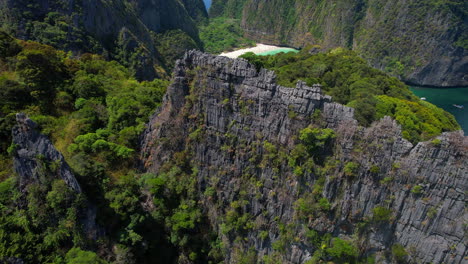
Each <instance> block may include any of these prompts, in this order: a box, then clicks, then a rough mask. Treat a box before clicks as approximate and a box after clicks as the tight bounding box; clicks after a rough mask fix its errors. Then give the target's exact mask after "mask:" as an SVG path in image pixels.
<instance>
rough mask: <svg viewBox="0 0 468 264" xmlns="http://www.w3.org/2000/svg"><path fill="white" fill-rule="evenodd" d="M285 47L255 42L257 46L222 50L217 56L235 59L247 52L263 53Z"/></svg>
mask: <svg viewBox="0 0 468 264" xmlns="http://www.w3.org/2000/svg"><path fill="white" fill-rule="evenodd" d="M284 48H285V47H279V46H273V45H266V44H261V43H257V46H255V47H251V48H245V49H239V50H235V51H230V52H223V53H221V54H219V55H218V56H223V57H228V58H232V59H235V58H237V57H239V56H241V55H243V54H245V53H247V52H253V53H255V54H258V53H264V52H269V51H274V50H277V49H284Z"/></svg>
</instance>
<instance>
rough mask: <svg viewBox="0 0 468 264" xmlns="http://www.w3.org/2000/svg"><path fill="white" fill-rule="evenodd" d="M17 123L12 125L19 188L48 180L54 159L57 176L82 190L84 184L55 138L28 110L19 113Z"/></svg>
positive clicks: (76, 188)
mask: <svg viewBox="0 0 468 264" xmlns="http://www.w3.org/2000/svg"><path fill="white" fill-rule="evenodd" d="M16 121H17V125H16V126H15V127H14V128H13V145H14V153H13V156H14V167H15V171H16V173H17V174H18V176H19V185H20V189H21V190H22V191H24V189H25V188H26V187H27V185H29V184H32V183H37V184H48V182H50V181H51V179H46V178H47V177H45V175H44V174H45V173H46V171H47V168H46V166H47V164H50V163H55V164H56V165H55V166H56V168H55V169H56V171H55V173H56V175H54V176H55V177H56V178H57V179H62V180H64V181H65V183H66V184H67V185H68V187H69V188H71V189H72V190H74V191H75V192H78V193H79V192H81V187H80V185H79V184H78V181H77V180H76V178H75V176H74V175H73V173H72V171H71V169H70V167H69V166H68V164H67V162H66V161H65V159H64V158H63V156H62V154H61V153H60V152H58V151H57V150H56V149H55V147H54V146H53V145H52V142H50V140H49V139H48V138H47V137H46V136H44V135H41V134H40V133H39V132H38V131H37V130H36V129H37V125H36V123H34V121H32V120H31V119H29V118H28V117H27V116H26V115H25V114H17V115H16Z"/></svg>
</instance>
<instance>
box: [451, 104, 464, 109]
mask: <svg viewBox="0 0 468 264" xmlns="http://www.w3.org/2000/svg"><path fill="white" fill-rule="evenodd" d="M453 106H455V107H456V108H458V109H463V108H465V106H463V105H457V104H454V105H453Z"/></svg>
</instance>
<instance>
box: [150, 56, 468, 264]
mask: <svg viewBox="0 0 468 264" xmlns="http://www.w3.org/2000/svg"><path fill="white" fill-rule="evenodd" d="M318 110H320V113H321V114H320V115H319V116H317V115H314V113H318V112H316V111H318ZM353 114H354V113H353V109H352V108H349V107H346V106H343V105H340V104H337V103H333V102H332V98H330V97H329V96H326V95H323V94H322V92H321V89H320V86H319V85H314V86H313V87H308V86H307V85H305V83H303V82H298V83H297V86H296V88H288V87H282V86H280V85H277V84H276V83H275V74H274V73H273V72H272V71H268V70H264V69H262V70H260V71H257V70H256V69H255V67H254V66H253V65H250V64H249V63H248V62H247V61H245V60H243V59H236V60H232V59H228V58H225V57H215V56H212V55H208V54H204V53H201V52H198V51H190V52H188V53H186V55H185V56H184V58H183V59H181V60H179V61H178V62H177V64H176V67H175V70H174V80H173V83H172V85H171V86H170V87H169V88H168V91H167V94H166V96H165V99H164V103H163V105H162V106H161V108H160V109H158V111H157V112H156V113H155V114H154V115H153V117H152V118H151V120H150V122H149V124H148V126H147V129H146V131H145V133H144V135H143V137H142V148H141V151H142V152H141V160H142V164H143V166H144V168H145V169H146V170H147V171H149V172H154V173H157V172H158V170H159V168H160V167H161V166H162V165H163V164H164V163H165V162H167V161H169V160H171V157H172V155H173V154H174V153H176V152H180V151H183V150H188V153H192V154H191V160H192V166H194V167H197V168H198V175H197V183H198V190H199V197H200V199H201V201H200V203H201V204H202V205H203V209H204V211H205V213H206V215H207V216H208V218H209V220H210V223H211V226H212V228H213V230H215V231H217V232H218V235H219V236H220V238H221V239H222V241H223V243H224V244H225V246H226V248H228V249H229V248H242V249H244V250H246V251H247V250H249V249H251V248H253V249H255V251H256V252H257V255H258V258H259V259H261V258H262V257H263V256H267V255H270V254H272V252H273V248H272V243H273V242H275V241H277V240H278V239H281V238H282V236H283V237H284V234H281V228H280V224H284V226H290V230H288V232H290V235H291V237H293V238H294V239H293V241H289V242H288V243H287V244H286V245H285V249H284V251H282V252H281V254H280V258H281V262H282V263H304V262H306V261H307V260H309V259H310V258H311V256H312V255H313V253H314V252H315V251H316V250H317V249H316V248H315V247H314V246H313V245H311V244H310V243H307V238H306V236H305V229H304V226H307V227H308V228H310V229H315V230H317V231H318V232H320V233H331V234H332V235H333V236H335V237H336V236H338V237H343V238H346V239H349V238H351V237H353V234H354V233H356V232H357V226H358V224H360V223H367V228H366V229H365V230H364V232H363V234H361V236H359V239H358V240H357V241H356V243H358V244H359V245H360V248H361V249H362V252H364V254H365V255H370V254H376V259H377V261H378V263H390V262H391V260H390V259H388V258H387V257H386V255H388V254H386V253H388V252H390V251H391V247H392V246H393V245H394V244H401V245H402V246H404V247H405V249H406V251H407V252H408V253H409V259H408V261H414V262H417V263H430V262H432V263H463V261H464V257H465V256H466V255H467V249H466V239H465V237H466V234H465V230H466V227H465V225H466V222H467V219H468V214H467V211H466V208H465V204H466V203H467V199H466V197H465V194H466V190H467V189H468V186H467V185H468V173H467V171H468V157H467V154H466V153H467V150H468V138H467V137H463V135H462V134H461V133H460V132H452V133H444V134H442V135H440V136H439V137H438V138H439V139H440V144H434V143H431V142H421V143H419V144H417V145H416V146H413V145H412V144H411V143H410V142H408V141H407V140H405V139H403V138H402V132H401V127H400V126H399V125H398V124H397V123H396V121H395V120H392V119H391V118H390V117H384V118H383V119H382V120H379V121H377V122H375V123H374V124H372V125H371V126H370V127H368V128H364V127H360V126H359V125H358V124H357V122H356V120H355V119H354V117H353ZM309 125H313V126H315V127H322V128H324V127H328V128H332V129H333V130H334V131H335V133H336V135H337V137H336V139H335V140H334V142H332V146H330V149H329V150H328V152H327V153H323V156H325V157H327V160H328V161H330V164H328V165H327V166H325V167H326V171H325V172H324V174H325V176H326V177H325V183H324V184H323V192H322V195H323V196H324V197H326V198H327V199H328V200H329V201H330V204H331V210H330V211H329V212H328V213H317V214H316V215H315V216H314V217H312V218H309V219H306V220H304V219H300V218H298V217H297V212H296V210H295V202H296V200H297V199H298V198H300V197H307V195H309V194H310V193H311V192H312V190H313V187H314V186H315V185H316V184H318V183H317V180H318V179H319V174H320V170H322V171H323V169H322V168H321V169H320V170H319V169H317V170H315V169H314V170H313V171H311V172H307V171H306V172H304V173H303V175H301V176H298V175H297V174H295V173H294V172H293V168H291V167H290V166H289V165H288V161H287V157H284V156H281V155H280V154H276V155H277V156H276V158H275V155H273V157H272V158H265V156H268V154H270V153H268V150H267V149H266V148H265V147H264V142H266V141H268V142H270V143H272V144H273V146H274V147H276V148H277V149H278V151H279V152H280V153H285V154H286V155H289V154H290V153H291V151H292V149H293V148H294V146H295V145H296V144H297V143H298V140H297V135H298V134H299V131H300V130H301V129H303V128H305V127H307V126H309ZM197 128H198V129H200V128H201V129H202V132H201V133H202V136H199V137H195V136H194V135H193V131H194V130H195V129H197ZM189 135H190V137H189ZM273 154H274V153H273ZM278 155H279V156H278ZM350 161H353V162H355V163H357V164H359V169H358V171H356V173H355V175H354V176H353V177H350V176H346V175H345V173H344V167H345V165H346V164H347V163H348V162H350ZM316 167H318V165H317V166H316ZM322 173H323V172H322ZM417 185H419V186H421V187H422V190H421V191H420V192H417V191H413V192H412V191H411V190H412V189H413V187H414V186H417ZM207 187H213V188H214V189H215V190H216V194H215V196H214V198H213V197H206V196H205V195H204V194H203V192H204V190H205V189H206V188H207ZM241 196H242V199H243V200H245V201H246V205H245V206H243V207H242V208H241V211H242V213H245V214H248V215H249V217H250V220H251V221H252V222H253V223H254V228H252V229H250V230H249V232H248V233H247V234H246V235H245V239H242V240H240V241H239V240H237V241H236V239H235V237H236V236H237V235H241V234H238V233H236V232H234V233H230V234H223V233H222V232H221V231H220V225H221V224H222V223H223V222H224V215H225V214H226V212H227V211H228V210H229V205H230V203H232V202H233V201H236V200H239V199H240V197H241ZM377 206H382V207H385V208H387V209H389V210H390V212H391V216H390V217H389V219H388V220H387V221H384V222H383V223H379V222H375V221H372V216H373V209H374V208H376V207H377ZM262 231H267V232H268V234H267V236H266V238H265V237H264V238H261V236H260V232H262ZM235 255H236V253H235V251H234V250H231V251H229V250H228V252H227V255H226V262H227V263H234V262H235V260H236V256H235Z"/></svg>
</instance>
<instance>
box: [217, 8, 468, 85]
mask: <svg viewBox="0 0 468 264" xmlns="http://www.w3.org/2000/svg"><path fill="white" fill-rule="evenodd" d="M467 10H468V3H467V2H466V1H463V0H455V1H452V0H450V1H448V0H443V1H422V0H410V1H403V0H392V1H382V0H368V1H363V0H345V1H339V2H335V1H322V0H319V1H316V0H304V1H294V0H287V1H279V0H273V1H251V0H228V1H221V0H214V1H213V5H212V7H211V9H210V13H211V16H213V17H216V16H226V17H231V18H237V19H240V20H241V27H242V29H243V30H244V32H245V35H246V37H248V38H251V39H254V40H256V41H259V42H263V43H266V44H279V45H288V46H292V47H298V48H301V47H305V46H307V45H310V44H314V45H320V46H321V47H322V48H323V49H324V50H327V49H330V48H335V47H346V48H350V49H353V50H355V51H356V52H357V53H358V54H359V55H360V56H362V57H363V58H365V59H366V60H367V61H368V62H369V63H370V64H371V65H372V66H374V67H375V68H378V69H381V70H384V71H386V72H389V73H391V74H393V75H394V76H398V77H400V78H401V79H403V80H405V81H407V82H411V83H414V84H418V85H432V86H467V85H468V76H467V70H466V69H467V68H468V56H467V55H468V52H467V48H468V46H467V43H468V42H467V40H468V35H467V32H468V30H467V29H468V24H467Z"/></svg>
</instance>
